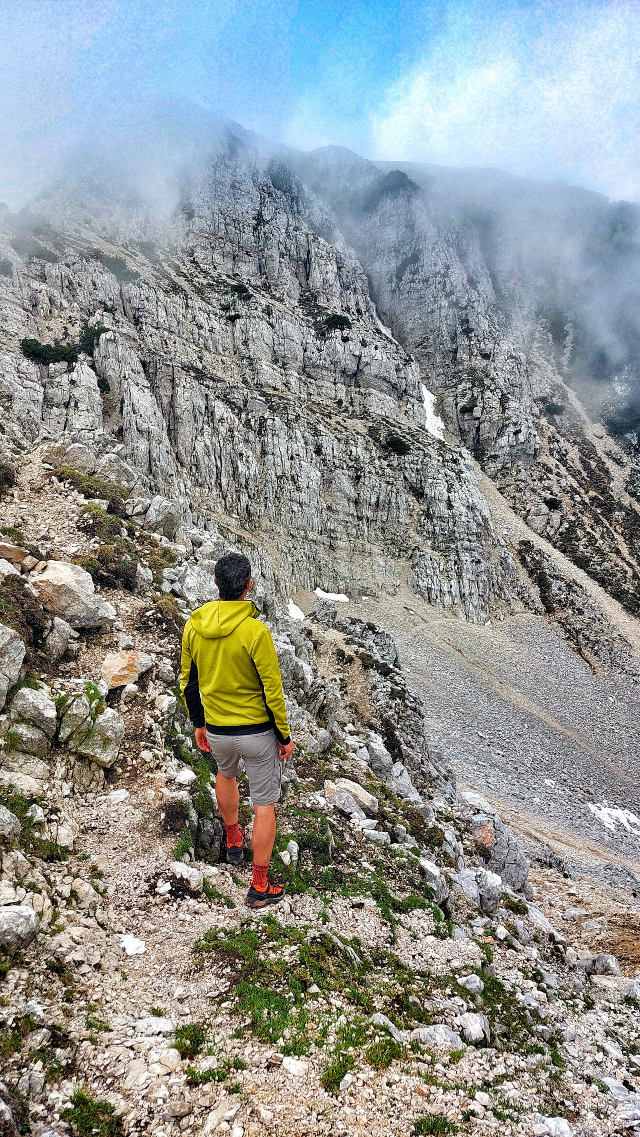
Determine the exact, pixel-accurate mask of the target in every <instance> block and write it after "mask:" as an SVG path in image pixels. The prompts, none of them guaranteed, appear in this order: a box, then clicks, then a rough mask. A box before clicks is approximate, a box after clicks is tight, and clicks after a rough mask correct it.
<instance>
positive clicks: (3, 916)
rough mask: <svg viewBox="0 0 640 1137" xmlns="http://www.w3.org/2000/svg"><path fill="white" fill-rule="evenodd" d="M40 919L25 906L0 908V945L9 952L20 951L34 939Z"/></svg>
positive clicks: (31, 909)
mask: <svg viewBox="0 0 640 1137" xmlns="http://www.w3.org/2000/svg"><path fill="white" fill-rule="evenodd" d="M39 927H40V918H39V916H37V914H36V913H35V912H34V910H33V908H27V907H26V906H20V905H18V906H17V907H15V908H13V907H3V908H0V944H2V945H3V946H4V947H6V948H7V949H8V950H9V951H10V952H15V951H22V950H23V949H24V948H26V947H28V946H29V944H30V943H31V941H32V940H33V939H35V937H36V934H37V932H38V928H39Z"/></svg>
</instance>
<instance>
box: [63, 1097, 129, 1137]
mask: <svg viewBox="0 0 640 1137" xmlns="http://www.w3.org/2000/svg"><path fill="white" fill-rule="evenodd" d="M114 1113H115V1109H114V1107H113V1106H112V1105H111V1104H110V1103H109V1102H108V1101H99V1100H97V1099H96V1098H93V1097H91V1095H90V1094H88V1093H87V1092H86V1091H85V1090H76V1092H75V1093H74V1095H73V1097H72V1098H71V1105H70V1106H68V1107H67V1108H66V1109H63V1110H61V1112H60V1116H61V1117H62V1118H63V1119H64V1120H65V1121H69V1122H70V1123H71V1125H72V1126H73V1128H74V1130H75V1131H76V1133H79V1134H80V1135H81V1137H89V1135H91V1134H98V1137H121V1135H122V1133H123V1128H122V1122H121V1120H120V1118H119V1117H114Z"/></svg>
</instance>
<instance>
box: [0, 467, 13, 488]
mask: <svg viewBox="0 0 640 1137" xmlns="http://www.w3.org/2000/svg"><path fill="white" fill-rule="evenodd" d="M15 484H16V472H15V470H14V469H13V466H10V465H9V463H8V462H0V494H1V493H3V491H4V490H10V489H12V488H13V486H15Z"/></svg>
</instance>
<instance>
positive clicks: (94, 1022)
mask: <svg viewBox="0 0 640 1137" xmlns="http://www.w3.org/2000/svg"><path fill="white" fill-rule="evenodd" d="M85 1022H86V1025H87V1029H88V1030H98V1031H100V1032H101V1033H104V1032H105V1031H109V1030H111V1026H110V1024H109V1023H107V1022H105V1021H104V1019H96V1018H94V1017H93V1015H87V1016H86V1018H85Z"/></svg>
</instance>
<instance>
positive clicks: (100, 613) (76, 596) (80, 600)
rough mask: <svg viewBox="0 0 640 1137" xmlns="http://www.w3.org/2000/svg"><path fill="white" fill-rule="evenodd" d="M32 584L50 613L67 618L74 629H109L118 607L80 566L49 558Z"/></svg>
mask: <svg viewBox="0 0 640 1137" xmlns="http://www.w3.org/2000/svg"><path fill="white" fill-rule="evenodd" d="M31 583H32V585H33V587H34V588H35V589H36V592H37V593H38V597H39V599H40V602H41V604H42V606H43V607H44V608H46V610H47V611H48V612H52V613H53V614H54V615H56V616H60V617H61V618H62V619H63V620H66V622H67V623H68V624H70V625H71V627H72V628H108V627H111V625H112V624H114V623H115V619H116V610H115V608H114V607H113V605H112V604H109V602H108V601H106V600H103V599H102V597H101V596H99V595H98V594H97V593H96V591H95V586H94V583H93V580H92V579H91V576H90V574H89V573H88V572H86V571H85V570H84V569H83V568H81V567H80V565H73V564H69V563H67V562H66V561H48V562H47V565H46V567H45V568H44V569H43V570H42V572H40V573H37V574H34V575H32V577H31Z"/></svg>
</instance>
